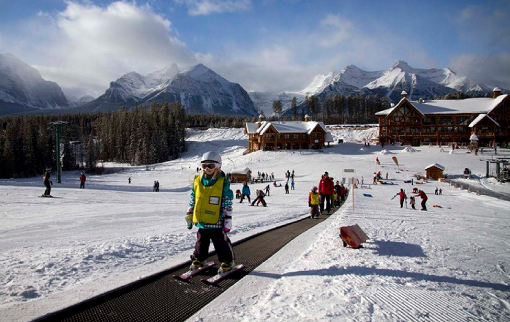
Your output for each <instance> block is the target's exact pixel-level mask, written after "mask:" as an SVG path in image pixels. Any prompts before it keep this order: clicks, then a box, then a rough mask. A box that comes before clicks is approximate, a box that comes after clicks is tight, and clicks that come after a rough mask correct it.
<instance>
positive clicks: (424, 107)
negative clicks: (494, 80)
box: [375, 94, 508, 116]
mask: <svg viewBox="0 0 510 322" xmlns="http://www.w3.org/2000/svg"><path fill="white" fill-rule="evenodd" d="M507 97H508V94H503V95H499V96H498V97H496V98H490V97H476V98H466V99H462V100H430V101H409V100H408V99H407V98H402V100H400V102H399V103H398V104H397V105H395V107H392V108H388V109H386V110H382V111H379V112H377V113H375V115H380V116H385V115H389V114H390V113H391V112H392V111H393V110H394V109H396V108H397V107H399V106H400V105H402V104H401V103H402V101H403V100H407V101H408V102H409V103H410V104H411V105H413V106H414V107H415V108H416V109H417V110H419V111H420V112H422V113H423V114H462V113H468V114H476V113H484V114H487V113H490V112H491V111H492V110H493V109H494V108H495V107H496V106H498V105H499V104H501V102H503V100H504V99H505V98H507Z"/></svg>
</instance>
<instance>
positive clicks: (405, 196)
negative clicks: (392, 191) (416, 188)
mask: <svg viewBox="0 0 510 322" xmlns="http://www.w3.org/2000/svg"><path fill="white" fill-rule="evenodd" d="M396 196H399V197H400V199H399V200H400V208H404V202H405V201H406V199H407V195H406V193H405V191H404V189H400V191H399V192H397V194H396V195H395V197H396Z"/></svg>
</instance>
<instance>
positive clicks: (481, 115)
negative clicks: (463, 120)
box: [468, 114, 499, 127]
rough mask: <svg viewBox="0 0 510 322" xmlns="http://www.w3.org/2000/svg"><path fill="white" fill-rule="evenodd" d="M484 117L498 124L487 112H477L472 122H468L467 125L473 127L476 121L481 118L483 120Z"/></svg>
mask: <svg viewBox="0 0 510 322" xmlns="http://www.w3.org/2000/svg"><path fill="white" fill-rule="evenodd" d="M485 117H488V118H489V120H491V121H492V122H494V123H495V124H496V125H497V126H499V124H498V122H496V121H495V120H494V119H493V118H492V117H490V116H489V115H487V114H479V115H478V116H477V117H476V118H475V119H474V120H473V122H471V123H469V125H468V126H469V127H474V126H475V125H476V124H478V122H480V121H481V120H483V119H484V118H485Z"/></svg>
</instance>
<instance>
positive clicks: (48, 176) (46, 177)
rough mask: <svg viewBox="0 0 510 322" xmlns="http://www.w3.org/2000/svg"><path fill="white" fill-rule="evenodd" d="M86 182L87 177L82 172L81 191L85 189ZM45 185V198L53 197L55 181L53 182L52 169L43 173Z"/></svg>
mask: <svg viewBox="0 0 510 322" xmlns="http://www.w3.org/2000/svg"><path fill="white" fill-rule="evenodd" d="M85 181H87V176H86V175H85V174H84V173H83V172H82V173H80V189H85ZM43 184H44V187H45V188H46V189H45V190H44V193H43V195H42V196H43V197H51V186H52V185H53V181H51V169H50V168H47V169H46V170H44V173H43Z"/></svg>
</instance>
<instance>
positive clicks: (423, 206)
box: [416, 190, 428, 211]
mask: <svg viewBox="0 0 510 322" xmlns="http://www.w3.org/2000/svg"><path fill="white" fill-rule="evenodd" d="M416 197H421V210H423V211H427V205H426V203H427V199H428V197H427V195H426V194H425V192H423V190H419V191H418V194H417V195H416Z"/></svg>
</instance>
